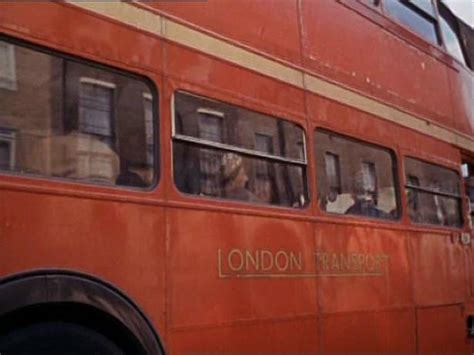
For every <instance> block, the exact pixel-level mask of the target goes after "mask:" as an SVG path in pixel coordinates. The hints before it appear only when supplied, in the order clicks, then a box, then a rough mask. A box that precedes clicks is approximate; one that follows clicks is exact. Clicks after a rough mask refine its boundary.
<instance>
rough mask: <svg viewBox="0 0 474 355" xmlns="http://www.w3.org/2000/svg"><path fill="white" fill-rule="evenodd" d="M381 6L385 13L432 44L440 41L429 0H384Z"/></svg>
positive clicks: (432, 6)
mask: <svg viewBox="0 0 474 355" xmlns="http://www.w3.org/2000/svg"><path fill="white" fill-rule="evenodd" d="M383 8H384V11H385V13H387V14H388V15H389V16H391V17H393V18H394V19H396V20H397V21H398V22H400V23H401V24H403V25H404V26H406V27H408V28H409V29H410V30H412V31H413V32H415V33H417V34H419V35H420V36H422V37H423V38H424V39H426V40H427V41H429V42H431V43H434V44H439V43H440V42H441V41H440V39H439V34H438V27H437V26H438V23H437V20H436V11H435V7H434V4H433V3H432V1H431V0H384V1H383Z"/></svg>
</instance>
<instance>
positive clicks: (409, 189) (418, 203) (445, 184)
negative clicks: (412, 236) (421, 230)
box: [405, 158, 463, 227]
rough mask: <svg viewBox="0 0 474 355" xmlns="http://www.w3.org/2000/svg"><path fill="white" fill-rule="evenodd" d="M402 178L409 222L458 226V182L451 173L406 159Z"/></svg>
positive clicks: (459, 205)
mask: <svg viewBox="0 0 474 355" xmlns="http://www.w3.org/2000/svg"><path fill="white" fill-rule="evenodd" d="M405 174H406V194H407V200H408V213H409V216H410V220H411V221H412V222H415V223H422V224H434V225H442V226H451V227H460V226H462V224H463V219H462V209H461V195H460V188H459V186H460V179H459V175H458V174H457V173H456V172H455V171H453V170H450V169H447V168H444V167H441V166H437V165H434V164H430V163H426V162H423V161H420V160H417V159H413V158H406V159H405Z"/></svg>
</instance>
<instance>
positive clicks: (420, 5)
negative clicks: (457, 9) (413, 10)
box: [409, 0, 436, 17]
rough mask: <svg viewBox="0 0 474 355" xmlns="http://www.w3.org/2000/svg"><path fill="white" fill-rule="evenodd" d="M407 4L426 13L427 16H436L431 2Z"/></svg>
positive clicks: (417, 1)
mask: <svg viewBox="0 0 474 355" xmlns="http://www.w3.org/2000/svg"><path fill="white" fill-rule="evenodd" d="M409 2H411V3H412V4H413V5H415V6H416V7H418V8H419V9H421V10H423V11H424V12H426V13H427V14H428V15H430V16H433V17H435V16H436V13H435V9H434V5H433V2H432V1H431V0H409Z"/></svg>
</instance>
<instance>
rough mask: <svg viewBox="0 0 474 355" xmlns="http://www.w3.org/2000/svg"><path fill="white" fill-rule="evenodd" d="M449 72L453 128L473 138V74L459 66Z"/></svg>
mask: <svg viewBox="0 0 474 355" xmlns="http://www.w3.org/2000/svg"><path fill="white" fill-rule="evenodd" d="M455 65H456V69H457V70H450V71H449V79H450V84H451V86H450V88H451V97H452V100H453V111H454V112H453V115H454V117H456V120H455V128H456V129H459V130H460V131H462V132H464V133H465V134H467V135H468V136H471V137H474V105H473V100H474V74H473V73H472V72H469V71H468V70H467V69H465V68H464V67H462V66H461V65H459V64H455Z"/></svg>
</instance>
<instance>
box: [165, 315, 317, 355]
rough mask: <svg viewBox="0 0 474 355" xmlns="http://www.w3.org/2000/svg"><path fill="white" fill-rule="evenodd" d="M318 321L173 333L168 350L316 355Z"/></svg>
mask: <svg viewBox="0 0 474 355" xmlns="http://www.w3.org/2000/svg"><path fill="white" fill-rule="evenodd" d="M317 328H318V322H317V320H315V319H296V320H274V321H262V322H258V323H245V322H244V323H241V324H238V325H234V326H228V325H221V326H217V327H210V328H201V329H198V330H183V331H181V330H179V331H175V332H173V333H171V335H170V339H169V348H170V349H172V351H173V352H174V353H177V354H185V353H189V352H219V353H221V352H222V353H226V352H227V353H228V352H229V351H231V352H232V353H246V352H251V353H286V352H287V353H315V352H318V351H320V350H319V348H318V344H319V336H318V333H317Z"/></svg>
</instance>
